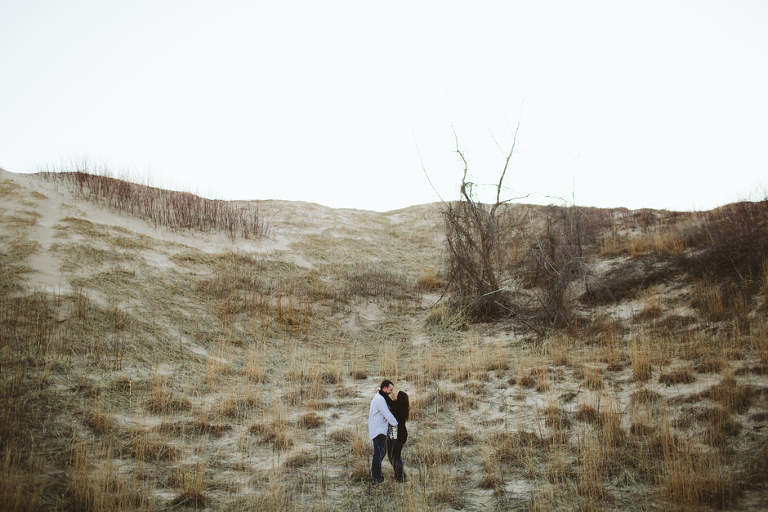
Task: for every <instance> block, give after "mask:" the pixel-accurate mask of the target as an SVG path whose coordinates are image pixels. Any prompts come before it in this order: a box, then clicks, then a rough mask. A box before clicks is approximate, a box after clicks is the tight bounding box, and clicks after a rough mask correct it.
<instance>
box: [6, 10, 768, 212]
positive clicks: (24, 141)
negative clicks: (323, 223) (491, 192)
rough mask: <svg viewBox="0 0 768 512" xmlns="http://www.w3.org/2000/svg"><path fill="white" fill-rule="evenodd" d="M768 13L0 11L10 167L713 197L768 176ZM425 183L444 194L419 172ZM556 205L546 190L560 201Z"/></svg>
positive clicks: (225, 186) (361, 191)
mask: <svg viewBox="0 0 768 512" xmlns="http://www.w3.org/2000/svg"><path fill="white" fill-rule="evenodd" d="M766 27H768V2H766V1H765V0H755V1H738V0H723V1H719V2H713V1H707V0H691V1H674V0H663V1H658V2H656V1H649V0H642V1H635V2H633V1H620V0H612V1H575V0H573V1H571V0H569V1H539V0H536V1H534V0H526V1H488V2H486V1H472V2H470V1H464V2H453V1H445V0H443V1H439V2H438V1H418V0H411V1H408V2H400V1H394V2H393V1H390V2H369V1H364V0H354V1H349V2H342V1H335V0H329V1H323V2H319V1H270V2H266V1H241V2H237V1H226V0H224V1H218V2H213V1H208V2H200V1H190V0H183V1H144V0H132V1H129V2H117V1H104V0H100V1H87V0H82V1H78V0H67V1H30V0H3V1H2V2H0V48H1V49H0V73H2V75H1V76H0V167H1V168H3V169H5V170H7V171H11V172H33V171H35V170H38V169H39V168H40V167H41V166H44V165H45V164H51V165H58V164H61V163H62V162H65V161H68V160H72V159H81V158H83V157H87V158H88V159H90V160H91V161H93V162H102V163H106V164H107V165H108V166H109V167H110V168H111V170H112V172H113V173H115V174H122V175H126V174H127V175H130V176H132V177H133V178H134V179H136V180H137V181H144V182H149V183H150V184H154V185H157V186H163V187H166V188H176V189H182V190H187V191H190V192H195V193H198V194H201V195H204V196H206V197H214V198H219V199H288V200H303V201H313V202H317V203H320V204H323V205H327V206H331V207H338V208H342V207H343V208H347V207H349V208H361V209H369V210H378V211H387V210H392V209H397V208H401V207H405V206H409V205H413V204H421V203H427V202H433V201H437V200H439V197H438V193H439V194H440V196H442V198H443V199H446V200H448V199H455V198H457V196H458V188H457V187H458V184H459V182H460V179H461V171H462V165H461V163H460V161H459V160H458V158H457V155H456V153H455V149H456V142H455V140H454V131H455V134H456V136H457V138H458V145H459V148H460V149H461V150H462V151H464V152H465V155H466V158H467V161H468V163H469V171H470V179H471V180H472V181H474V182H477V183H479V184H481V185H482V184H492V183H494V182H495V181H497V180H498V177H499V175H500V173H501V170H502V168H503V166H504V158H505V157H504V153H505V152H506V151H508V150H509V148H510V147H511V143H512V137H513V133H514V129H515V126H517V124H518V122H519V132H518V137H517V144H516V147H515V154H514V156H513V157H512V160H511V163H510V170H509V172H508V174H507V179H506V182H505V183H506V185H507V186H508V190H506V191H505V194H506V197H517V196H525V195H527V194H532V195H531V196H530V197H528V198H527V199H526V201H530V202H551V201H552V202H558V201H559V199H557V198H560V199H561V200H565V201H569V202H570V201H572V200H574V198H575V202H576V203H577V204H580V205H593V206H606V207H609V206H626V207H629V208H640V207H651V208H667V209H675V210H690V209H709V208H712V207H715V206H719V205H722V204H725V203H728V202H731V201H735V200H739V199H742V198H755V194H760V193H762V194H764V193H765V190H766V186H767V185H768V181H767V178H768V29H766ZM421 162H423V165H424V168H426V170H427V171H428V173H429V177H430V178H431V181H432V183H433V184H434V186H435V188H436V189H437V193H436V192H435V190H433V189H432V187H431V186H430V183H429V182H428V181H427V178H426V176H425V173H424V171H423V169H422V163H421ZM550 197H551V198H554V199H550Z"/></svg>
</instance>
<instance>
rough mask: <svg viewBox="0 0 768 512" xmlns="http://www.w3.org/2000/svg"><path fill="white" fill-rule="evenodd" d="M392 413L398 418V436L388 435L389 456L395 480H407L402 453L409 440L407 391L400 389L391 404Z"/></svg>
mask: <svg viewBox="0 0 768 512" xmlns="http://www.w3.org/2000/svg"><path fill="white" fill-rule="evenodd" d="M390 409H391V410H392V415H393V416H394V417H395V419H396V420H397V438H396V439H393V438H392V437H390V436H387V458H388V459H389V462H390V463H391V464H392V468H393V469H394V470H395V480H397V481H398V482H405V480H406V478H405V472H404V471H403V459H402V458H401V454H402V451H403V445H404V444H405V442H406V441H407V440H408V429H407V428H406V427H405V422H406V421H408V415H409V413H410V404H409V402H408V394H407V393H406V392H405V391H399V392H398V393H397V396H396V397H395V399H394V400H393V401H392V404H391V405H390Z"/></svg>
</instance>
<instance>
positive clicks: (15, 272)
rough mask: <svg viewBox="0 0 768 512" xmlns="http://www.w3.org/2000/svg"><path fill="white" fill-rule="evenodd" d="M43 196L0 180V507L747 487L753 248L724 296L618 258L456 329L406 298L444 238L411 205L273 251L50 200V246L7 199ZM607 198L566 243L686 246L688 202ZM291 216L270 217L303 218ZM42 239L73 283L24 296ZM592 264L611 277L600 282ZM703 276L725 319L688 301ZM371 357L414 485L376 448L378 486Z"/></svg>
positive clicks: (757, 315) (731, 503) (757, 481)
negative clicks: (389, 394) (675, 210)
mask: <svg viewBox="0 0 768 512" xmlns="http://www.w3.org/2000/svg"><path fill="white" fill-rule="evenodd" d="M3 191H5V192H3ZM53 192H55V191H53ZM53 192H47V193H46V194H45V195H43V194H37V195H36V196H35V195H34V194H32V193H30V192H29V191H26V190H25V189H24V188H22V187H13V186H10V185H8V184H4V182H2V181H0V198H2V200H3V201H4V203H3V208H5V209H6V210H8V211H4V212H3V217H2V218H0V221H2V224H1V225H0V228H2V232H0V234H2V237H0V257H1V258H2V264H3V265H2V268H3V271H2V272H3V274H2V276H1V277H2V279H3V280H2V289H0V331H1V332H2V333H3V335H2V337H0V364H1V365H2V369H3V371H2V372H0V508H2V509H3V510H29V509H36V510H148V511H149V510H166V509H187V510H188V509H203V508H207V509H211V510H241V509H258V510H306V509H313V510H353V509H354V510H360V509H364V510H384V509H391V508H395V509H398V510H443V509H449V508H452V509H462V508H463V509H474V510H487V509H500V510H507V509H525V510H552V509H560V510H612V509H664V510H666V509H675V510H700V509H707V508H713V509H715V508H724V509H740V508H745V507H749V504H753V503H762V502H764V500H765V496H766V489H768V488H767V487H766V485H767V484H768V482H767V481H766V477H765V475H766V473H767V471H768V468H767V467H766V462H765V461H766V460H768V451H767V450H768V448H766V447H767V446H768V441H767V439H766V434H765V433H764V430H765V429H764V428H763V427H764V425H765V423H766V417H768V408H766V405H765V404H766V401H765V397H766V395H767V394H768V391H767V390H768V380H766V379H768V377H767V376H766V371H765V368H767V367H768V334H767V333H768V327H766V325H765V318H766V317H765V314H764V311H765V309H764V303H765V302H764V301H765V289H766V287H768V284H765V283H766V282H768V280H766V277H765V275H766V272H765V268H764V267H762V266H761V267H760V268H761V271H760V274H759V276H757V277H755V279H756V280H758V281H759V283H755V284H749V285H748V286H747V285H746V284H740V283H737V287H736V288H735V289H734V290H736V291H734V292H733V294H731V295H729V293H731V292H730V291H729V290H730V289H727V288H723V287H722V283H723V279H721V278H722V275H720V274H717V275H714V276H704V275H701V276H699V275H693V276H692V277H691V276H688V275H687V274H686V273H685V272H687V271H684V270H680V271H675V272H672V273H669V274H664V273H663V272H658V273H656V274H655V275H656V276H657V277H658V279H659V280H658V281H656V283H655V285H652V286H649V285H648V283H644V284H642V285H640V284H637V286H635V285H632V286H634V288H632V287H630V286H629V285H630V284H632V283H633V282H635V281H634V280H635V278H636V277H638V278H639V277H642V276H630V277H631V279H630V278H627V279H625V280H623V281H621V282H620V283H619V284H616V283H613V284H611V285H610V286H605V287H602V288H601V289H602V290H612V292H617V295H619V296H620V297H621V298H619V299H615V298H614V299H611V300H609V301H602V302H601V301H597V302H589V303H583V304H580V305H579V307H578V319H577V321H574V322H573V323H572V324H571V325H569V326H568V328H567V329H546V330H542V331H540V332H539V329H540V326H541V324H540V323H531V322H528V320H529V319H530V318H533V314H532V313H530V311H527V310H526V311H522V312H521V313H520V315H519V316H517V317H515V316H512V317H510V318H508V319H504V320H503V321H501V322H495V323H488V324H474V323H471V322H470V321H469V319H468V316H467V315H466V314H465V312H462V311H461V310H456V309H453V308H448V307H444V306H442V305H437V306H432V305H431V303H428V301H427V300H423V299H424V297H423V296H422V295H421V294H422V293H427V294H429V293H434V292H436V291H437V290H438V289H440V290H442V289H443V284H442V281H441V280H442V279H444V276H442V274H441V272H440V271H439V270H436V269H439V268H441V267H440V266H439V265H438V264H436V262H438V263H439V259H440V256H439V254H440V243H439V240H437V241H436V242H435V243H434V244H433V245H429V243H428V240H427V238H426V237H425V236H413V237H409V236H408V233H409V231H408V230H412V229H414V228H410V227H408V225H407V224H399V225H397V226H396V227H392V226H391V225H390V224H388V223H387V221H384V220H381V218H380V217H375V218H374V216H373V215H371V219H368V217H365V216H364V214H362V213H360V214H357V213H349V215H360V217H359V219H363V220H359V219H358V220H355V222H361V223H362V224H361V226H362V227H360V228H359V230H358V231H356V230H355V229H354V225H350V224H343V221H342V220H338V221H337V222H338V223H340V224H343V225H338V226H334V227H333V228H331V230H330V231H329V232H327V233H315V234H313V235H311V236H306V237H302V235H300V234H296V233H297V232H291V233H288V234H286V235H285V236H286V237H287V238H290V237H293V238H295V240H293V242H296V243H295V245H293V248H292V252H290V253H281V252H280V250H274V251H273V249H271V248H270V249H264V250H263V251H261V250H260V249H261V246H259V243H262V242H263V243H265V244H267V242H266V241H262V242H258V243H257V242H254V241H253V240H252V239H249V240H243V239H242V238H238V240H239V241H237V240H235V239H232V240H234V241H230V242H229V243H231V244H233V248H231V249H228V250H220V249H219V248H215V249H213V250H212V249H211V248H207V250H204V249H205V247H202V248H201V244H199V243H198V244H197V245H195V244H196V243H197V242H198V240H197V239H196V237H195V236H193V235H191V234H190V235H189V237H188V238H185V237H186V236H187V235H185V234H184V233H182V235H183V236H179V237H177V240H178V242H176V243H174V244H170V243H167V242H165V241H164V240H163V239H162V236H161V235H159V234H155V235H153V236H156V237H157V238H151V237H150V236H149V235H146V234H144V235H139V234H138V233H134V232H131V231H129V230H127V229H125V228H122V229H117V228H116V227H114V226H111V225H110V224H109V223H103V222H100V221H99V220H98V219H97V218H93V217H95V215H93V214H92V218H90V219H86V218H84V216H82V215H79V214H75V213H72V214H70V213H67V214H66V215H62V217H63V218H56V219H54V222H52V223H50V224H48V225H57V226H59V227H58V228H57V229H56V230H55V232H56V233H57V235H58V237H57V238H56V239H55V241H54V242H55V243H56V244H58V245H56V246H54V247H50V246H43V245H41V244H39V243H38V242H35V240H36V238H35V233H36V231H35V230H37V229H39V228H40V225H41V224H42V223H43V221H45V222H49V220H50V219H44V218H43V217H41V216H39V215H37V214H35V213H34V210H33V209H32V208H33V207H32V206H29V205H24V206H19V207H17V208H16V209H15V210H14V209H12V207H15V205H16V201H19V200H25V201H26V200H29V201H34V202H36V204H45V202H46V201H52V199H50V198H51V197H54V193H53ZM2 194H4V195H2ZM25 194H26V195H25ZM91 208H93V207H91ZM283 208H287V207H285V206H283ZM49 210H51V208H49ZM53 210H55V209H53ZM41 211H42V210H41ZM67 211H68V212H70V210H67ZM72 211H76V210H75V209H74V208H73V209H72ZM91 211H93V210H91ZM9 212H12V213H9ZM319 213H322V214H326V215H331V214H332V212H330V213H329V212H325V211H320V212H319ZM611 215H614V218H615V219H616V224H615V230H614V233H610V232H609V233H604V232H600V231H599V230H598V231H596V233H598V234H599V233H602V234H604V235H606V236H604V237H603V238H602V240H603V245H602V246H601V245H600V243H598V242H595V241H594V240H597V239H598V237H597V236H596V235H595V236H594V237H593V238H591V240H592V241H591V242H589V243H587V242H586V241H585V242H584V246H583V250H584V254H585V258H586V259H587V261H593V260H592V258H594V259H595V260H594V261H596V262H600V261H603V259H606V258H607V259H611V258H613V256H612V254H617V255H618V256H617V257H616V259H615V260H614V261H607V264H615V267H616V268H618V269H620V270H626V269H627V268H630V269H638V268H642V265H644V264H645V263H646V262H651V260H652V259H654V258H656V259H659V260H663V261H673V260H675V259H676V258H682V256H681V253H680V250H681V249H680V244H682V245H683V249H682V250H683V252H684V254H689V253H691V252H692V251H703V250H704V248H703V247H702V246H701V245H697V244H701V243H702V242H701V241H700V240H698V239H696V238H695V237H692V236H689V234H688V233H689V231H688V230H691V229H692V227H691V226H692V225H691V224H690V222H691V217H689V216H685V217H684V218H683V219H681V220H679V222H678V221H676V220H675V219H674V218H673V216H672V215H671V214H670V213H669V212H666V213H658V212H657V213H653V212H624V213H621V212H618V211H617V212H614V213H612V214H611ZM414 218H415V219H416V220H418V221H419V222H420V223H424V222H426V220H425V219H424V218H422V217H419V216H415V217H414ZM430 218H431V217H430ZM339 219H340V217H339ZM365 219H368V220H365ZM659 219H661V220H659ZM598 220H599V219H598ZM598 220H595V224H596V225H597V224H599V225H606V224H605V222H603V221H600V222H598ZM439 221H440V219H439V218H437V217H435V218H434V225H438V226H439ZM281 222H282V221H281ZM291 222H292V223H293V224H288V223H286V224H274V225H273V226H272V229H273V230H278V229H287V228H285V227H284V226H287V225H291V226H296V229H297V230H305V231H302V233H306V232H308V231H311V230H310V229H309V228H310V227H311V226H313V224H312V223H311V222H310V221H302V220H301V219H300V218H292V219H291ZM312 222H314V221H312ZM430 222H431V221H430ZM681 222H683V223H681ZM421 225H422V224H419V226H421ZM608 225H609V224H608ZM184 229H190V230H191V229H192V228H184ZM211 229H214V228H211ZM419 229H421V228H419ZM601 229H602V228H601ZM609 229H610V228H609ZM225 231H226V230H225ZM227 234H228V233H227ZM633 238H635V239H636V240H635V242H633V243H632V244H630V245H628V241H629V240H631V239H633ZM22 240H26V242H25V243H22ZM585 240H587V239H585ZM606 240H613V241H612V242H610V243H611V244H614V246H613V248H611V247H609V242H607V241H606ZM334 242H338V243H337V244H336V245H334ZM185 244H187V245H185ZM238 244H239V245H238ZM366 244H374V245H375V248H374V249H371V248H366V247H365V246H366ZM203 245H204V244H203ZM51 249H53V250H51ZM270 251H272V252H270ZM425 252H429V254H430V255H428V256H424V253H425ZM409 253H410V254H412V255H413V256H409ZM39 256H51V257H57V258H60V261H62V262H63V263H64V266H63V268H61V269H59V271H60V272H61V273H62V276H64V277H63V279H64V281H65V282H67V283H73V284H74V286H72V287H71V288H70V289H68V290H67V291H66V292H62V293H54V292H50V291H32V290H31V289H30V288H29V286H28V285H27V283H26V281H25V278H27V277H28V276H29V275H30V269H32V263H33V259H34V258H33V257H39ZM411 257H412V258H414V260H413V261H411V260H409V259H408V258H411ZM627 261H630V262H633V263H632V265H635V264H636V265H637V266H632V267H623V266H622V265H626V264H627V263H626V262H627ZM675 261H679V260H675ZM158 262H159V263H158ZM306 262H311V263H306ZM653 264H654V263H648V265H649V268H651V267H652V265H653ZM687 264H688V263H686V265H687ZM310 267H311V268H310ZM632 271H633V272H634V270H632ZM654 272H655V271H654ZM665 272H666V271H665ZM606 275H610V276H614V277H615V275H616V274H610V272H608V273H606V274H601V275H596V277H595V279H597V280H598V281H597V282H596V283H595V284H596V285H600V284H601V282H600V281H599V279H603V278H604V276H606ZM662 276H667V277H663V278H662ZM614 277H611V279H614ZM667 278H669V281H667V280H666V279H667ZM617 282H618V281H617ZM636 282H637V283H642V279H639V280H637V281H636ZM614 285H615V286H614ZM623 287H627V289H626V290H625V291H626V293H625V294H624V293H623V292H622V290H623ZM697 287H701V288H697ZM753 287H754V288H753ZM596 288H599V286H597V287H596ZM713 290H721V291H722V293H723V297H724V303H723V304H724V308H725V309H724V310H725V313H723V314H715V313H716V311H715V310H713V311H715V313H712V311H710V309H708V308H709V306H705V304H708V301H710V298H708V296H706V294H707V293H710V292H711V293H712V294H714V292H713ZM739 290H747V291H749V294H746V295H745V294H743V293H742V292H741V291H739ZM619 292H622V293H619ZM694 293H700V294H701V297H703V298H701V299H698V300H699V302H696V301H694V300H691V298H689V297H693V294H694ZM686 294H688V295H686ZM715 295H716V294H715ZM705 296H706V297H705ZM729 296H730V297H735V296H741V297H745V298H748V299H749V300H746V299H745V301H744V303H743V304H741V305H738V304H736V303H735V302H730V303H729V302H728V300H731V299H725V298H726V297H729ZM430 300H431V299H430ZM712 300H713V301H714V302H713V303H715V302H716V300H714V299H712ZM739 308H742V309H739ZM681 319H685V321H683V320H681ZM518 320H519V322H518ZM385 377H386V378H392V379H393V380H395V383H396V386H397V388H398V389H403V390H405V391H406V392H408V393H409V395H410V397H411V418H410V420H409V423H408V426H409V432H410V438H409V440H408V442H407V443H406V445H405V449H404V452H403V458H404V461H405V465H406V472H407V474H408V482H407V483H405V484H399V483H397V484H396V483H395V482H393V481H392V480H393V472H392V468H391V466H389V464H388V462H387V461H386V459H385V461H384V476H385V480H386V481H385V483H384V484H383V486H380V487H374V486H371V485H370V483H369V478H370V476H369V470H370V457H371V452H372V447H371V442H370V439H368V432H367V428H366V419H367V414H368V405H369V402H370V399H371V397H372V395H373V392H374V388H375V387H376V386H377V385H378V384H379V383H380V382H381V379H383V378H385ZM760 500H762V501H760Z"/></svg>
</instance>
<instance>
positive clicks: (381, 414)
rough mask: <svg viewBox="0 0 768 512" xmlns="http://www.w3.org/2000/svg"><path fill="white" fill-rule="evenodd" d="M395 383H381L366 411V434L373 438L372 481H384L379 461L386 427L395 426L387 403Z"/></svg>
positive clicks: (386, 381)
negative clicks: (367, 411)
mask: <svg viewBox="0 0 768 512" xmlns="http://www.w3.org/2000/svg"><path fill="white" fill-rule="evenodd" d="M394 388H395V385H394V384H392V382H390V381H388V380H384V381H383V382H382V383H381V388H379V390H378V391H377V392H376V394H375V395H374V396H373V400H371V409H370V411H369V413H368V435H369V436H370V438H371V439H372V440H373V461H372V462H371V480H373V483H379V482H383V481H384V477H383V476H382V475H381V461H382V460H383V459H384V455H385V454H386V451H387V427H388V426H389V425H392V426H393V427H397V420H396V419H395V417H394V416H393V415H392V412H391V411H390V410H389V406H388V405H387V403H388V402H389V401H391V400H392V399H391V398H389V394H390V393H392V390H393V389H394Z"/></svg>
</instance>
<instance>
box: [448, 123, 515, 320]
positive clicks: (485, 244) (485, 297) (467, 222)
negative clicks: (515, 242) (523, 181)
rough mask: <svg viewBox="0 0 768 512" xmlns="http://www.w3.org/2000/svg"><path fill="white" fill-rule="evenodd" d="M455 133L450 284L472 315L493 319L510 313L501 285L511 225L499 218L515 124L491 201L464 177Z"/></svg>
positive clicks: (450, 208)
mask: <svg viewBox="0 0 768 512" xmlns="http://www.w3.org/2000/svg"><path fill="white" fill-rule="evenodd" d="M518 128H519V124H518ZM454 137H455V138H456V153H457V154H458V155H459V157H460V159H461V161H462V163H463V165H464V171H463V176H462V178H461V187H460V199H459V201H458V202H454V203H448V206H447V209H446V211H445V212H444V214H445V222H446V235H447V236H446V238H447V243H448V250H449V270H450V283H451V284H452V285H453V286H454V287H455V289H456V291H457V292H458V300H459V302H461V303H462V305H463V306H465V307H466V308H467V310H468V311H469V313H470V315H471V316H472V317H474V318H476V319H485V318H496V317H500V316H503V315H506V314H508V313H509V311H510V307H511V300H510V292H509V289H508V288H506V287H505V286H503V269H504V267H505V263H506V254H505V250H504V249H505V247H506V245H507V243H508V241H509V239H510V237H509V232H508V230H509V228H510V226H509V225H507V224H505V223H504V222H502V218H503V217H504V215H503V214H504V210H503V209H500V207H501V206H502V205H503V204H504V203H505V202H506V201H503V200H502V199H501V193H502V188H503V185H504V178H505V176H506V174H507V169H508V168H509V162H510V160H511V158H512V153H513V152H514V149H515V142H516V140H517V128H516V129H515V132H514V136H513V140H512V147H511V148H510V150H509V153H508V154H507V155H506V160H505V162H504V168H503V169H502V172H501V176H500V177H499V182H498V183H497V184H496V201H495V202H494V203H493V204H484V203H481V202H480V201H479V200H478V199H477V197H476V196H475V194H474V186H475V184H474V183H471V182H469V181H467V172H468V167H469V166H468V164H467V160H466V158H465V156H464V153H463V152H462V151H461V150H460V149H459V144H458V137H456V132H455V131H454Z"/></svg>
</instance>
